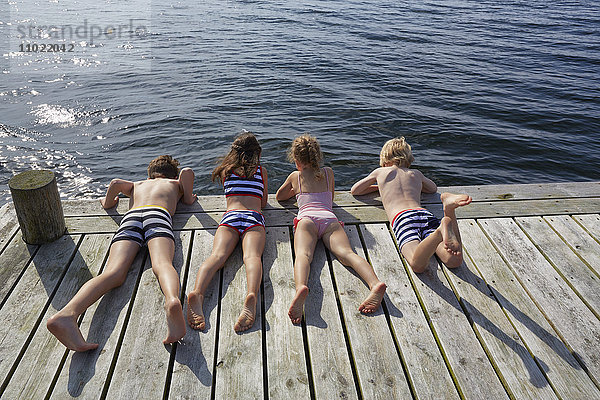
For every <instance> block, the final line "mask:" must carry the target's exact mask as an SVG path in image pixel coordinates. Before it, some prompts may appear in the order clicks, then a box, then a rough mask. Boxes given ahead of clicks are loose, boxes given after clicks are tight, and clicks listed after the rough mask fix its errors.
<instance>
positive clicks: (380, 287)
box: [358, 282, 387, 314]
mask: <svg viewBox="0 0 600 400" xmlns="http://www.w3.org/2000/svg"><path fill="white" fill-rule="evenodd" d="M386 289H387V286H386V285H385V283H383V282H379V283H378V284H376V285H375V286H373V289H371V293H369V295H368V296H367V298H366V299H365V300H364V301H363V302H362V304H361V305H360V306H359V307H358V311H360V312H362V313H365V314H371V313H374V312H375V311H376V310H377V308H379V305H380V304H381V300H383V295H384V294H385V290H386Z"/></svg>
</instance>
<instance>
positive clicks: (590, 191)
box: [438, 181, 600, 201]
mask: <svg viewBox="0 0 600 400" xmlns="http://www.w3.org/2000/svg"><path fill="white" fill-rule="evenodd" d="M442 192H452V193H467V194H469V195H470V196H471V197H473V201H495V200H496V201H507V200H509V201H510V200H542V199H563V198H574V197H580V198H585V197H599V196H600V181H596V182H557V183H527V184H504V185H482V186H448V187H443V186H440V187H438V193H442Z"/></svg>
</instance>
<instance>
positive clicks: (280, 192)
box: [275, 172, 296, 201]
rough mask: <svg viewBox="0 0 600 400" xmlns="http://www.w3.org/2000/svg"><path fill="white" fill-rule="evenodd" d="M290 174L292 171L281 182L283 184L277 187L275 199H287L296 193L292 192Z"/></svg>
mask: <svg viewBox="0 0 600 400" xmlns="http://www.w3.org/2000/svg"><path fill="white" fill-rule="evenodd" d="M292 175H293V172H292V173H291V174H289V175H288V177H287V179H286V180H285V182H283V185H281V187H280V188H279V189H277V193H276V194H275V198H276V199H277V201H283V200H287V199H289V198H290V197H292V196H294V195H295V194H296V193H295V192H294V187H293V186H292V179H291V177H292Z"/></svg>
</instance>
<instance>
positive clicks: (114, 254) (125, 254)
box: [46, 156, 196, 351]
mask: <svg viewBox="0 0 600 400" xmlns="http://www.w3.org/2000/svg"><path fill="white" fill-rule="evenodd" d="M193 185H194V173H193V171H192V170H191V169H190V168H184V169H183V170H181V172H179V162H178V161H177V160H175V159H173V158H171V156H160V157H157V158H156V159H154V160H152V161H151V162H150V164H149V165H148V179H146V180H144V181H139V182H131V181H125V180H122V179H113V180H112V181H111V182H110V185H109V187H108V191H107V193H106V196H105V197H104V198H103V199H102V200H100V203H101V204H102V207H104V208H105V209H108V208H112V207H114V206H116V205H117V203H118V201H119V197H118V195H119V193H122V194H124V195H125V196H127V197H129V198H130V199H129V208H130V210H129V211H128V212H127V213H125V215H124V216H123V219H122V221H121V224H120V226H119V229H118V230H117V233H116V234H115V236H114V237H113V239H112V242H111V246H110V250H109V254H108V260H107V262H106V266H105V268H104V270H103V271H102V273H101V274H100V275H98V276H96V277H94V278H92V279H90V280H89V281H87V282H86V283H85V284H84V285H83V286H82V287H81V289H79V291H78V292H77V294H76V295H75V296H74V297H73V298H72V299H71V301H70V302H69V303H68V304H67V305H66V306H65V307H64V308H63V309H62V310H60V311H59V312H57V313H56V314H55V315H53V316H52V317H51V318H50V319H48V322H47V324H46V326H47V327H48V330H49V331H50V332H52V334H53V335H54V336H56V338H57V339H58V340H59V341H60V342H61V343H62V344H64V345H65V346H66V347H68V348H69V349H71V350H74V351H87V350H93V349H95V348H97V347H98V344H96V343H89V342H86V341H85V340H84V339H83V336H82V334H81V331H80V330H79V327H78V326H77V318H78V317H79V316H80V315H81V314H82V313H83V312H84V311H85V310H86V309H87V308H88V307H89V306H91V305H92V304H93V303H95V302H96V301H97V300H98V299H99V298H100V297H101V296H102V295H104V294H105V293H106V292H108V291H109V290H111V289H113V288H115V287H118V286H120V285H122V284H123V282H125V278H126V277H127V271H128V270H129V267H130V266H131V263H132V262H133V259H134V258H135V256H136V254H137V253H138V251H139V249H140V248H141V247H142V246H143V245H147V246H148V251H149V253H150V259H151V262H152V271H153V272H154V274H155V275H156V276H157V277H158V282H159V284H160V287H161V289H162V291H163V293H164V295H165V312H166V316H167V326H168V332H167V337H166V338H165V339H164V340H163V343H165V344H167V343H173V342H176V341H177V340H179V339H181V338H182V337H183V336H184V335H185V320H184V317H183V311H182V308H181V302H180V301H179V276H178V275H177V271H176V270H175V268H173V255H174V252H175V237H174V236H173V225H172V216H173V214H174V213H175V209H176V207H177V202H178V201H179V200H180V199H181V200H182V201H183V202H184V203H186V204H191V203H193V202H194V201H195V200H196V196H195V195H194V194H193V193H192V189H193Z"/></svg>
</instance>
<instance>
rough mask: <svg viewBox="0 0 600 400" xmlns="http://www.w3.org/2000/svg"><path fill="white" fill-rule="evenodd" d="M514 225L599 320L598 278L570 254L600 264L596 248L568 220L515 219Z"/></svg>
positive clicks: (598, 246)
mask: <svg viewBox="0 0 600 400" xmlns="http://www.w3.org/2000/svg"><path fill="white" fill-rule="evenodd" d="M516 221H517V223H518V224H519V225H520V226H521V228H522V229H523V230H524V231H525V233H526V234H527V236H528V237H529V238H530V239H531V241H532V242H533V243H534V244H535V245H536V246H537V248H538V249H540V251H541V252H542V253H543V254H544V255H545V256H546V258H548V260H549V261H550V262H551V263H552V265H553V266H554V268H555V269H556V270H557V272H558V273H559V274H560V275H561V276H562V278H563V279H564V280H565V281H567V282H568V283H569V285H570V286H571V287H572V288H573V289H574V290H575V291H576V292H577V293H578V295H579V297H580V298H581V299H582V300H583V301H584V302H585V303H586V305H587V306H588V307H589V308H590V309H591V310H592V312H593V313H594V314H595V315H596V317H599V316H600V290H598V288H599V287H600V277H599V275H598V274H597V273H594V270H593V269H590V267H589V266H588V265H586V264H585V263H584V262H583V261H582V260H581V259H580V258H579V257H577V254H576V253H574V252H573V250H575V251H577V252H579V251H581V252H582V253H586V254H588V255H591V256H592V257H595V258H596V260H595V261H596V262H600V245H599V244H598V243H596V242H595V241H594V239H592V238H591V237H590V236H589V235H588V234H587V233H586V232H585V231H584V230H583V229H582V228H581V227H580V226H579V225H578V224H577V223H576V222H575V221H574V220H573V219H571V218H570V217H569V216H562V217H546V218H544V219H542V218H539V217H529V218H517V219H516ZM546 221H547V222H548V223H550V224H551V225H552V228H551V227H550V226H549V225H548V223H546ZM553 229H554V230H553ZM555 231H556V232H555ZM557 233H558V235H560V237H559V236H558V235H557ZM561 237H562V239H561ZM563 239H564V240H565V241H566V244H565V242H563ZM567 244H568V246H567ZM569 246H571V248H569ZM590 247H595V250H596V253H595V254H594V252H593V251H590V250H591V249H590ZM590 261H591V260H590ZM589 265H590V266H593V265H597V266H598V267H600V264H594V263H593V262H591V263H590V264H589ZM592 268H593V267H592Z"/></svg>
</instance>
